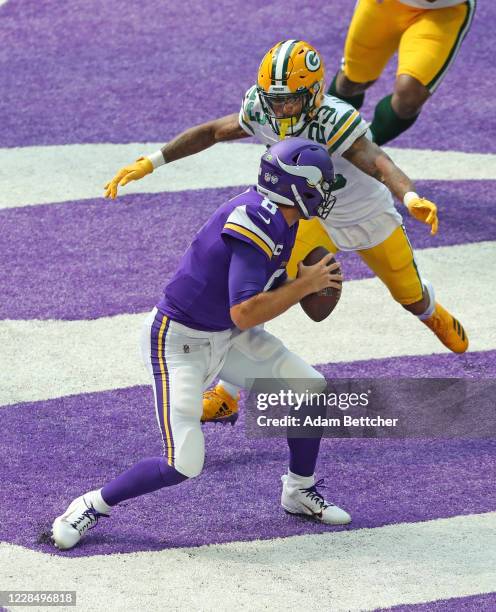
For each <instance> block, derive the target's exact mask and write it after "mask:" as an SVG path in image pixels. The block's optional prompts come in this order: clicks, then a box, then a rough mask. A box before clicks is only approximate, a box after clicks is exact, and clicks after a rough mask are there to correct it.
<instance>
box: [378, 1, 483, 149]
mask: <svg viewBox="0 0 496 612" xmlns="http://www.w3.org/2000/svg"><path fill="white" fill-rule="evenodd" d="M401 11H402V12H404V13H405V16H408V15H409V14H410V15H411V16H410V21H409V25H408V27H407V28H406V29H405V31H404V34H403V36H402V37H401V41H400V43H399V48H398V69H397V72H396V81H395V85H394V91H393V93H392V94H391V95H388V96H386V97H385V98H383V99H382V100H381V101H380V102H379V103H378V104H377V106H376V109H375V114H374V118H373V121H372V124H371V126H370V129H371V131H372V134H373V137H374V142H376V143H377V144H379V145H382V144H384V143H386V142H389V141H390V140H392V139H393V138H395V137H396V136H398V135H399V134H401V133H402V132H404V131H405V130H407V129H408V128H409V127H410V126H411V125H413V123H414V122H415V121H416V119H417V117H418V115H419V113H420V111H421V109H422V107H423V105H424V103H425V102H426V101H427V100H428V99H429V97H430V96H431V95H432V93H433V92H434V91H435V90H436V89H437V87H438V86H439V84H440V83H441V81H442V80H443V78H444V76H445V75H446V73H447V72H448V70H449V68H450V66H451V65H452V63H453V61H454V60H455V57H456V55H457V53H458V51H459V49H460V47H461V44H462V42H463V39H464V38H465V36H466V34H467V32H468V30H469V29H470V25H471V23H472V19H473V15H474V13H475V0H470V1H469V2H465V3H463V4H458V5H456V6H452V7H446V8H440V9H434V10H417V9H414V8H412V7H408V6H404V7H403V8H402V9H401Z"/></svg>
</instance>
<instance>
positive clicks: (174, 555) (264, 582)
mask: <svg viewBox="0 0 496 612" xmlns="http://www.w3.org/2000/svg"><path fill="white" fill-rule="evenodd" d="M133 503H139V502H133ZM121 511H122V512H124V510H121ZM167 511H169V512H170V511H173V509H168V510H165V509H162V510H160V509H158V512H164V514H165V517H166V516H167V515H166V512H167ZM274 511H275V512H277V511H278V509H277V508H275V509H274ZM115 512H116V513H117V512H119V509H116V510H115ZM97 529H100V527H97ZM102 529H104V528H102ZM92 535H93V534H92V533H89V534H88V535H87V536H86V537H87V538H88V539H89V538H91V537H92ZM102 536H103V537H105V535H104V533H103V534H102ZM102 536H101V537H102ZM0 568H2V569H1V570H0V577H1V583H2V589H3V590H15V589H18V590H21V589H23V590H28V589H29V590H36V589H42V590H50V589H53V590H59V589H64V590H75V591H77V609H78V610H81V611H86V610H147V612H151V611H155V610H157V611H161V610H164V609H167V610H181V611H182V610H184V611H186V610H202V611H208V610H214V611H216V612H217V611H219V610H221V611H224V610H233V609H236V610H287V609H291V610H302V609H307V608H308V602H309V601H311V603H312V607H313V608H314V609H323V610H332V611H333V612H338V611H341V610H353V611H354V610H373V609H376V608H378V607H381V608H382V607H389V606H394V605H399V604H415V603H421V602H426V601H432V600H434V599H447V598H452V597H464V596H469V595H475V594H478V593H487V592H491V591H493V590H494V589H495V588H496V512H491V513H487V514H474V515H468V516H457V517H453V518H449V519H437V520H432V521H426V522H421V523H410V524H408V523H403V524H398V525H387V526H385V527H379V528H376V529H360V530H356V531H341V532H334V533H333V532H332V531H331V530H330V532H329V533H324V534H320V535H304V536H295V537H291V538H285V539H280V538H278V539H273V540H266V541H253V542H234V543H229V544H220V545H211V546H202V547H198V548H180V549H172V550H163V551H158V552H139V553H131V554H116V555H111V556H109V555H105V556H95V557H85V558H63V557H59V556H52V555H46V554H42V553H39V552H33V551H31V550H28V549H25V548H22V547H20V546H13V545H10V544H5V543H4V544H0ZM36 609H37V610H42V609H43V610H45V608H38V607H37V608H36ZM67 609H69V608H67ZM47 610H49V609H48V608H47Z"/></svg>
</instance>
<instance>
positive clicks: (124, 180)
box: [105, 157, 153, 200]
mask: <svg viewBox="0 0 496 612" xmlns="http://www.w3.org/2000/svg"><path fill="white" fill-rule="evenodd" d="M152 172H153V164H152V162H151V161H150V160H149V159H148V157H139V158H138V159H137V160H136V161H135V162H134V164H131V165H130V166H125V167H124V168H121V169H120V170H119V172H118V173H117V174H116V175H115V176H114V178H113V179H112V180H111V181H110V182H108V183H107V184H106V185H105V197H106V198H112V200H114V199H115V198H116V197H117V188H118V187H124V185H127V184H128V183H129V182H131V181H138V180H139V179H142V178H143V177H144V176H146V175H147V174H151V173H152Z"/></svg>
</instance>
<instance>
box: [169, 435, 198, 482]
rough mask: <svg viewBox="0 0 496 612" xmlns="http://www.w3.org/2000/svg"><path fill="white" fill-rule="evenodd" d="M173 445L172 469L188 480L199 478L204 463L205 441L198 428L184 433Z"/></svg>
mask: <svg viewBox="0 0 496 612" xmlns="http://www.w3.org/2000/svg"><path fill="white" fill-rule="evenodd" d="M175 444H176V446H175V453H174V468H175V469H176V470H177V471H178V472H180V473H181V474H184V476H187V477H188V478H195V477H196V476H199V475H200V474H201V472H202V470H203V464H204V461H205V441H204V438H203V433H202V432H201V429H200V426H198V428H196V427H195V428H190V429H189V430H188V431H186V432H184V433H183V435H182V436H181V437H180V439H178V440H177V441H175Z"/></svg>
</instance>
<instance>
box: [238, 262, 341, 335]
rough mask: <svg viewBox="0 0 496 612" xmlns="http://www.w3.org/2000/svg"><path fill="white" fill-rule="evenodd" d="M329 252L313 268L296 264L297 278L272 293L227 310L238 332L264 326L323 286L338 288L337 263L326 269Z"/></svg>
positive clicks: (339, 271)
mask: <svg viewBox="0 0 496 612" xmlns="http://www.w3.org/2000/svg"><path fill="white" fill-rule="evenodd" d="M332 257H333V255H332V253H329V254H328V255H326V256H325V257H323V258H322V259H321V260H320V261H319V262H318V263H316V264H315V265H313V266H304V265H303V264H302V263H301V262H300V263H299V264H298V276H297V278H296V279H295V280H292V281H288V282H286V283H285V284H284V285H282V286H281V287H278V288H277V289H274V290H273V291H264V292H261V293H258V294H257V295H254V296H253V297H251V298H249V299H248V300H246V301H244V302H241V303H239V304H235V305H234V306H232V307H231V311H230V312H231V319H232V321H233V323H234V324H235V325H236V327H238V328H239V329H241V330H245V329H249V328H250V327H255V325H260V324H261V323H266V322H267V321H270V320H272V319H274V318H275V317H277V316H279V315H280V314H282V313H283V312H286V310H288V308H291V306H294V305H295V304H297V303H298V302H299V301H300V300H301V299H302V298H304V297H305V296H306V295H309V294H310V293H316V292H318V291H321V290H322V289H325V288H326V287H333V288H334V289H341V283H342V281H343V277H342V275H341V268H340V266H339V263H337V262H335V263H333V264H331V265H330V266H328V265H327V264H328V263H329V261H330V260H331V259H332Z"/></svg>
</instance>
